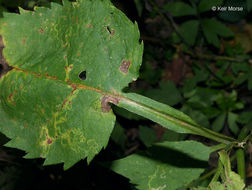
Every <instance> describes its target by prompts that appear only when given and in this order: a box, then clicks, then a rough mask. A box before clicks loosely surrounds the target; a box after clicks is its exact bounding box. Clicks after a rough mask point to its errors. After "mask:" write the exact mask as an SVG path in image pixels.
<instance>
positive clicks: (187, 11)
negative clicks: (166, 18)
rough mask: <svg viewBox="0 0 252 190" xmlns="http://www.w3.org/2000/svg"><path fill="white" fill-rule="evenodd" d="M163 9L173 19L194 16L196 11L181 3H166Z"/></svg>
mask: <svg viewBox="0 0 252 190" xmlns="http://www.w3.org/2000/svg"><path fill="white" fill-rule="evenodd" d="M163 9H164V10H166V11H169V12H170V13H171V14H172V16H174V17H180V16H188V15H196V10H195V9H194V8H192V7H191V6H190V5H188V4H187V3H183V2H174V3H167V4H166V5H165V6H164V7H163Z"/></svg>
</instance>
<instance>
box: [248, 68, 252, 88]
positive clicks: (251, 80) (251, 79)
mask: <svg viewBox="0 0 252 190" xmlns="http://www.w3.org/2000/svg"><path fill="white" fill-rule="evenodd" d="M248 90H252V71H250V72H249V73H248Z"/></svg>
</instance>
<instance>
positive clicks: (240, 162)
mask: <svg viewBox="0 0 252 190" xmlns="http://www.w3.org/2000/svg"><path fill="white" fill-rule="evenodd" d="M235 154H236V158H237V172H238V174H239V175H240V176H241V178H242V179H243V181H244V182H245V180H246V170H245V155H244V150H243V149H242V148H239V149H238V150H236V153H235Z"/></svg>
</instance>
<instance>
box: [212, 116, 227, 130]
mask: <svg viewBox="0 0 252 190" xmlns="http://www.w3.org/2000/svg"><path fill="white" fill-rule="evenodd" d="M225 119H226V113H222V114H221V115H220V116H218V117H217V118H216V119H215V120H214V122H213V124H212V129H213V130H214V131H220V130H221V129H222V128H223V126H224V123H225Z"/></svg>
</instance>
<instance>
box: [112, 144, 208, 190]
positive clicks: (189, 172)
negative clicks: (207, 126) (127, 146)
mask: <svg viewBox="0 0 252 190" xmlns="http://www.w3.org/2000/svg"><path fill="white" fill-rule="evenodd" d="M210 153H211V148H210V147H207V146H205V145H203V144H201V143H198V142H195V141H182V142H163V143H158V144H155V145H154V146H152V147H151V148H149V149H148V151H147V153H146V154H133V155H131V156H128V157H126V158H123V159H120V160H116V161H114V162H112V165H111V169H112V170H113V171H115V172H116V173H118V174H121V175H123V176H125V177H127V178H129V179H130V181H131V183H132V184H135V185H136V186H137V188H138V189H142V190H155V189H159V190H175V189H177V188H180V187H183V186H184V185H187V184H189V183H190V182H191V181H192V180H194V179H197V178H198V177H199V176H200V174H201V173H202V172H203V171H204V168H205V167H207V161H208V158H209V154H210Z"/></svg>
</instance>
